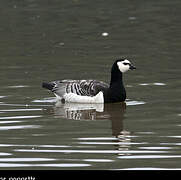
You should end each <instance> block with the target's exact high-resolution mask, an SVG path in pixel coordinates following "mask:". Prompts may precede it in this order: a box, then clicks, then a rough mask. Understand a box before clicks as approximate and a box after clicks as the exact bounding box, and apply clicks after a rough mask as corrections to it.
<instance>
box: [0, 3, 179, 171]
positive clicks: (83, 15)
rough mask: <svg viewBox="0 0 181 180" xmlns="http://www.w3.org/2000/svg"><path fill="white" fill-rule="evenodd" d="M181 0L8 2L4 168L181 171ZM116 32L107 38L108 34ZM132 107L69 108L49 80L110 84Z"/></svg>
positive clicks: (3, 58)
mask: <svg viewBox="0 0 181 180" xmlns="http://www.w3.org/2000/svg"><path fill="white" fill-rule="evenodd" d="M180 8H181V2H180V0H173V1H168V0H157V1H143V0H139V1H130V0H127V1H118V0H115V1H102V0H99V1H90V0H87V1H83V0H72V1H65V0H61V1H58V0H52V1H48V0H47V1H43V0H39V1H38V0H23V1H18V0H14V1H11V0H7V1H2V2H1V7H0V22H1V25H0V37H1V41H0V78H1V80H0V83H1V88H0V169H109V170H110V169H181V164H180V160H181V133H180V132H181V108H180V103H181V95H180V94H181V90H180V87H181V80H180V66H181V61H180V56H181V53H180V48H181V35H180V28H181V24H180V18H181V15H180ZM106 33H107V34H106ZM118 57H125V58H127V59H129V60H130V61H131V62H132V63H133V64H134V65H136V66H137V70H136V71H131V72H127V73H126V74H125V75H124V82H125V87H126V90H127V101H126V104H127V105H126V109H125V107H124V105H123V104H112V105H111V104H109V105H105V106H103V105H102V106H101V105H81V104H64V105H62V104H60V105H59V107H55V106H54V104H55V98H54V97H53V94H51V93H49V92H47V91H46V90H44V89H42V88H41V83H42V81H51V80H58V79H97V80H103V81H105V82H109V79H110V68H111V65H112V63H113V61H114V60H115V59H117V58H118Z"/></svg>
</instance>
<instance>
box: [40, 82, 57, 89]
mask: <svg viewBox="0 0 181 180" xmlns="http://www.w3.org/2000/svg"><path fill="white" fill-rule="evenodd" d="M54 86H55V84H53V83H47V82H43V83H42V87H43V88H45V89H48V90H50V91H52V89H53V88H54Z"/></svg>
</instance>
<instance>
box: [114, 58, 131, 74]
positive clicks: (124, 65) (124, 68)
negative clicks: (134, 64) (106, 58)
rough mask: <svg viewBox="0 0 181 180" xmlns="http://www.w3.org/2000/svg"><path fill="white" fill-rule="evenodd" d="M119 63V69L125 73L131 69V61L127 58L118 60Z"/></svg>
mask: <svg viewBox="0 0 181 180" xmlns="http://www.w3.org/2000/svg"><path fill="white" fill-rule="evenodd" d="M117 65H118V68H119V70H120V71H121V72H122V73H124V72H126V71H128V70H129V69H130V65H131V63H130V62H129V61H128V60H127V59H125V60H124V61H118V62H117Z"/></svg>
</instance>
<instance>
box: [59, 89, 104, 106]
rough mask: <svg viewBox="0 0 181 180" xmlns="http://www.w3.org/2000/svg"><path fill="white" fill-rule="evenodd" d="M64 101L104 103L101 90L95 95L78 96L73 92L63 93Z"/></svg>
mask: <svg viewBox="0 0 181 180" xmlns="http://www.w3.org/2000/svg"><path fill="white" fill-rule="evenodd" d="M63 98H64V99H65V102H72V103H104V97H103V92H101V91H100V92H99V93H98V94H97V95H96V96H93V97H90V96H80V95H77V94H74V93H66V94H64V95H63Z"/></svg>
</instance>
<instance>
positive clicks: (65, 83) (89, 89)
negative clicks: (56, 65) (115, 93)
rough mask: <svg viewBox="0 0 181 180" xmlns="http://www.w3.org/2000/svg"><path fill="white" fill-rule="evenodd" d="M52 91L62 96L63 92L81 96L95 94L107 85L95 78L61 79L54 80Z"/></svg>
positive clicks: (103, 89)
mask: <svg viewBox="0 0 181 180" xmlns="http://www.w3.org/2000/svg"><path fill="white" fill-rule="evenodd" d="M54 84H55V86H54V88H53V90H52V91H53V92H54V93H56V94H58V95H59V96H62V95H63V94H65V93H74V94H77V95H81V96H95V95H96V94H97V93H99V92H100V91H105V89H107V88H108V87H109V85H108V84H107V83H104V82H102V81H97V80H61V81H54Z"/></svg>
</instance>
